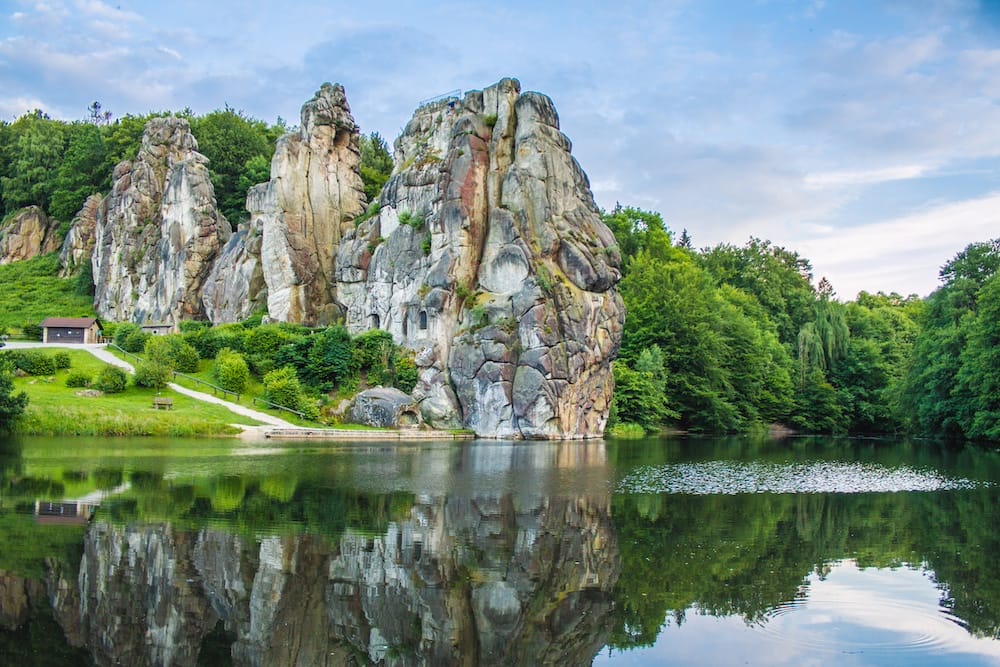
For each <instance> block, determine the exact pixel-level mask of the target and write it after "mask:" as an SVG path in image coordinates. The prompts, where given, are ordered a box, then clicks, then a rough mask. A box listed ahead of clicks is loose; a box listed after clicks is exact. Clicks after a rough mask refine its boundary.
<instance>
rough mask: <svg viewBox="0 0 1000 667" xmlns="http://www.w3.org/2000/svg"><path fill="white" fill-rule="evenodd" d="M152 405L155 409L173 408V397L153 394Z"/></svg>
mask: <svg viewBox="0 0 1000 667" xmlns="http://www.w3.org/2000/svg"><path fill="white" fill-rule="evenodd" d="M153 407H154V408H156V409H157V410H173V408H174V399H172V398H167V397H166V396H154V397H153Z"/></svg>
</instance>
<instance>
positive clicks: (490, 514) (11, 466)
mask: <svg viewBox="0 0 1000 667" xmlns="http://www.w3.org/2000/svg"><path fill="white" fill-rule="evenodd" d="M998 519H1000V454H998V453H997V452H996V451H992V450H985V449H978V448H973V447H965V448H954V447H945V446H940V445H935V444H932V443H927V442H915V441H911V442H907V441H899V440H846V439H836V440H835V439H820V438H789V439H784V440H770V439H766V438H758V439H748V438H731V439H669V440H667V439H663V440H644V441H631V442H614V441H607V442H591V443H578V442H573V443H504V442H489V441H485V442H471V443H454V442H448V443H440V444H438V443H419V444H412V445H410V444H403V445H400V444H385V445H380V444H371V443H366V444H357V445H354V444H350V445H348V444H329V443H322V444H320V443H315V442H311V443H291V442H288V443H285V442H280V443H271V442H267V443H257V444H247V443H239V442H236V441H233V440H225V441H193V440H174V441H159V440H148V439H143V440H139V439H119V440H101V441H93V440H83V439H73V440H54V439H40V438H30V439H29V438H25V439H20V440H0V664H3V665H7V664H10V665H53V666H55V665H89V664H100V665H110V664H126V665H130V666H132V667H135V666H138V665H147V664H152V665H229V664H232V665H298V666H306V665H309V666H312V665H363V664H371V663H375V664H386V665H424V664H426V665H449V664H462V665H477V664H488V665H541V664H544V665H589V664H597V665H613V666H618V665H663V664H677V665H796V666H799V665H921V664H926V665H1000V577H998V570H1000V531H998V525H1000V524H998Z"/></svg>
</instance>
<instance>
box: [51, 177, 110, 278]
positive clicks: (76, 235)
mask: <svg viewBox="0 0 1000 667" xmlns="http://www.w3.org/2000/svg"><path fill="white" fill-rule="evenodd" d="M103 202H104V197H102V196H101V195H90V196H89V197H87V201H85V202H83V208H81V209H80V211H79V212H78V213H77V214H76V217H74V218H73V223H72V225H71V226H70V228H69V233H67V234H66V239H65V240H64V241H63V245H62V250H60V251H59V275H60V276H61V277H63V278H67V277H69V276H71V275H73V274H74V273H76V272H77V271H78V270H79V268H80V267H81V266H83V264H84V262H86V263H87V264H90V260H91V257H93V256H94V239H95V238H96V237H97V220H98V218H99V217H102V216H103V215H104V213H102V211H101V205H102V204H103Z"/></svg>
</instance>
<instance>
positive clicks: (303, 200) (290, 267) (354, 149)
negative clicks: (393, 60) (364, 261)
mask: <svg viewBox="0 0 1000 667" xmlns="http://www.w3.org/2000/svg"><path fill="white" fill-rule="evenodd" d="M358 146H359V134H358V126H357V124H356V123H355V122H354V118H353V117H352V116H351V109H350V107H349V106H348V104H347V98H346V97H345V96H344V89H343V87H342V86H340V85H339V84H338V85H330V84H329V83H326V84H323V86H322V87H321V88H320V89H319V90H318V91H316V95H315V96H314V97H313V98H312V99H311V100H309V101H308V102H306V103H305V104H304V105H303V106H302V125H301V128H300V129H299V131H298V132H293V133H289V134H286V135H284V136H283V137H281V138H280V139H279V140H278V145H277V148H276V149H275V153H274V158H273V159H272V161H271V180H270V181H269V182H267V183H264V184H261V185H258V186H256V187H254V188H253V189H251V191H250V192H249V193H248V195H247V208H248V209H249V211H250V216H251V225H259V226H260V228H261V229H262V235H263V237H262V245H261V251H260V258H261V262H262V264H263V277H264V280H265V281H266V283H267V308H268V313H269V315H270V316H271V317H272V318H274V319H277V320H282V321H287V322H299V323H302V324H308V325H320V324H328V323H330V322H332V321H334V319H336V318H337V316H338V315H339V308H338V306H337V303H336V301H337V300H336V285H335V277H334V275H335V268H336V255H337V247H338V245H339V243H340V240H341V238H343V236H344V234H345V232H347V231H348V230H350V229H353V226H352V224H351V220H353V219H354V218H355V217H357V216H358V215H360V214H361V212H362V211H363V210H364V201H365V195H364V186H363V183H362V181H361V169H360V163H361V155H360V152H359V147H358Z"/></svg>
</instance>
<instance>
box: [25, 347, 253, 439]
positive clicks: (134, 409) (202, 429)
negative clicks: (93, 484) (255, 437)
mask: <svg viewBox="0 0 1000 667" xmlns="http://www.w3.org/2000/svg"><path fill="white" fill-rule="evenodd" d="M69 354H70V363H71V367H70V369H69V370H61V371H58V372H57V373H56V375H55V376H51V377H26V378H17V379H15V381H14V385H15V389H17V390H24V391H25V392H26V393H27V394H28V398H29V403H28V409H27V411H26V413H25V414H24V416H23V417H22V418H21V419H20V420H18V423H17V426H16V431H17V432H18V433H22V434H32V435H99V436H110V435H167V436H191V435H225V434H232V433H237V432H238V431H239V429H237V428H236V427H234V426H232V424H247V425H256V424H257V423H258V422H256V421H254V420H252V419H249V418H248V417H243V416H241V415H237V414H235V413H233V412H230V411H229V410H227V409H225V408H223V407H222V406H219V405H213V404H211V403H205V402H202V401H198V400H196V399H193V398H189V397H187V396H183V395H181V394H178V393H175V392H173V391H170V390H169V389H164V390H163V391H161V392H160V395H162V396H168V397H170V398H172V399H173V402H174V405H173V409H172V410H157V409H155V408H153V406H152V403H153V397H154V396H156V395H157V392H156V390H154V389H140V388H137V387H134V386H132V385H129V387H128V389H126V390H125V391H124V392H122V393H121V394H106V395H104V396H98V397H87V396H78V395H77V393H78V392H80V391H81V390H80V389H77V388H72V387H67V386H66V377H67V376H68V375H69V372H70V371H71V370H72V371H84V372H87V373H90V374H92V375H93V376H94V377H96V376H97V374H98V372H99V371H100V370H101V368H102V367H103V366H104V362H102V361H100V360H99V359H97V358H95V357H94V356H93V355H91V354H90V353H88V352H84V351H82V350H69Z"/></svg>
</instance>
